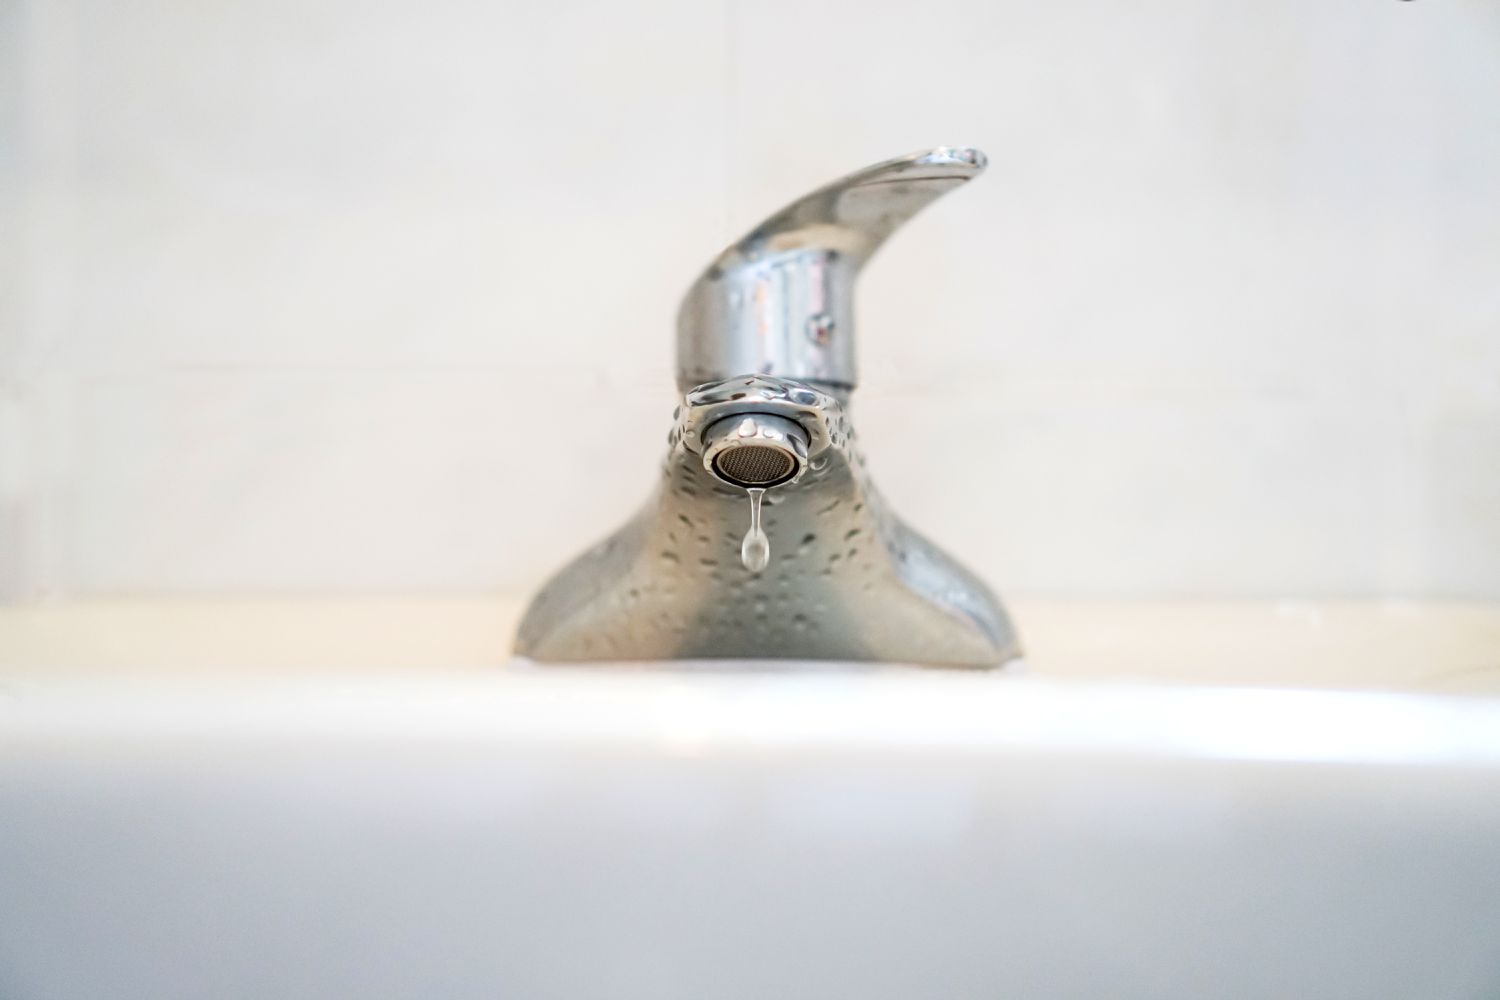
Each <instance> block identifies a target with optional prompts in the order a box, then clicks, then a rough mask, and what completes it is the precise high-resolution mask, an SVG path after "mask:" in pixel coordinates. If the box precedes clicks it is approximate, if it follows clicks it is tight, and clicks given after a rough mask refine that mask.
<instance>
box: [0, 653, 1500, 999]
mask: <svg viewBox="0 0 1500 1000" xmlns="http://www.w3.org/2000/svg"><path fill="white" fill-rule="evenodd" d="M1497 995H1500V702H1497V701H1495V700H1491V699H1486V698H1473V697H1471V698H1454V697H1437V696H1432V695H1414V694H1395V693H1372V692H1365V693H1355V692H1344V693H1338V692H1317V691H1291V690H1242V689H1236V688H1232V687H1221V688H1216V689H1191V688H1184V687H1177V686H1166V685H1162V686H1137V687H1125V686H1116V685H1108V684H1097V683H1090V684H1083V683H1076V684H1067V683H1060V682H1056V681H1047V680H1026V679H1021V680H1016V679H1007V678H1002V677H995V676H983V675H964V674H942V673H927V672H908V671H901V670H895V671H888V672H882V673H879V674H876V675H873V676H871V675H855V674H819V675H788V674H775V675H747V674H732V673H730V674H724V673H718V674H710V675H695V676H684V675H681V674H671V675H667V674H653V673H629V674H625V673H585V672H578V671H561V672H551V671H548V672H532V673H526V672H519V673H517V672H512V673H508V674H495V675H484V674H476V673H466V674H440V675H427V676H421V677H418V676H405V677H402V676H397V677H392V676H384V677H378V678H370V677H357V676H349V675H344V676H340V677H332V676H325V677H322V678H317V677H311V678H308V677H303V678H297V677H286V676H282V677H280V678H264V677H263V678H254V677H243V676H241V677H235V678H232V679H220V680H218V681H203V680H191V679H187V678H181V677H179V678H177V679H159V680H156V681H152V682H146V681H142V680H138V679H137V680H129V681H127V680H123V679H122V680H116V681H103V680H99V679H97V678H96V679H94V680H89V681H83V680H76V679H75V680H61V679H56V678H53V679H50V680H49V679H45V678H35V679H28V680H12V681H11V682H9V683H7V684H6V685H4V687H3V688H0V996H4V997H5V998H6V1000H53V998H90V1000H95V998H103V997H108V998H111V1000H124V998H135V997H139V998H150V1000H171V998H179V997H181V998H203V997H213V998H230V997H254V998H262V997H275V998H278V1000H291V998H318V1000H326V998H335V997H359V998H362V1000H374V998H387V997H403V998H404V997H421V998H443V1000H460V998H469V997H473V998H485V1000H493V998H500V997H504V998H529V997H548V998H552V997H556V998H568V1000H577V998H586V997H610V998H628V1000H634V998H641V1000H646V998H650V1000H670V998H683V1000H689V998H690V1000H705V998H741V997H743V998H747V1000H748V998H756V1000H764V998H770V997H775V998H801V997H822V998H850V1000H854V998H859V1000H870V998H884V997H891V998H896V997H901V998H949V997H986V998H989V997H1027V998H1037V997H1080V998H1082V997H1089V998H1099V997H1109V998H1136V997H1140V998H1147V997H1149V998H1160V997H1190V998H1195V1000H1196V998H1210V997H1212V998H1215V1000H1226V998H1240V997H1244V998H1251V997H1254V998H1268V1000H1269V998H1276V1000H1286V998H1290V997H1316V998H1319V1000H1332V998H1349V1000H1380V998H1393V1000H1394V998H1402V1000H1409V998H1421V1000H1438V998H1448V997H1452V998H1480V997H1493V996H1497Z"/></svg>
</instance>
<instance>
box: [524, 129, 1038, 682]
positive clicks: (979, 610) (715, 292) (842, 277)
mask: <svg viewBox="0 0 1500 1000" xmlns="http://www.w3.org/2000/svg"><path fill="white" fill-rule="evenodd" d="M983 164H984V157H983V155H982V154H980V153H979V152H978V151H977V150H951V149H939V150H933V151H931V152H929V153H924V154H916V155H913V156H909V157H903V158H901V159H898V160H891V161H888V162H887V163H883V164H879V165H877V166H875V167H871V168H869V169H868V170H864V171H861V172H859V173H856V174H852V175H850V177H848V178H845V179H844V180H842V181H839V182H837V183H835V184H833V185H830V186H828V187H826V188H822V189H820V191H818V192H815V193H814V194H812V195H809V196H808V197H807V198H804V199H802V200H800V201H798V202H796V203H794V204H793V205H792V206H790V207H789V208H787V209H784V210H783V211H782V212H780V213H778V214H777V215H775V216H773V217H772V218H771V219H770V220H768V221H767V222H766V223H765V224H763V225H761V226H759V227H757V228H756V230H755V231H754V232H753V233H752V234H751V236H750V237H747V238H746V239H745V240H742V241H741V242H740V243H739V244H736V245H735V247H733V248H731V249H730V250H729V251H726V253H725V254H724V255H721V256H720V258H719V260H718V261H716V262H715V264H714V266H713V267H711V268H710V269H709V271H708V272H705V275H704V277H703V278H700V279H699V281H698V282H697V283H696V284H695V285H694V286H693V288H692V290H691V291H690V292H689V293H688V301H687V302H686V303H685V304H684V307H683V313H682V316H683V325H682V326H680V327H679V338H678V352H679V355H678V360H679V377H696V375H697V374H702V373H705V372H711V371H715V370H717V369H718V368H719V367H720V366H723V365H745V366H746V367H745V368H743V369H741V370H739V371H736V372H734V374H733V375H732V377H729V378H718V379H713V380H710V381H707V382H706V383H705V384H701V385H697V386H696V387H695V388H692V389H690V390H689V391H687V392H686V394H685V396H684V397H683V400H682V403H681V405H680V406H679V407H678V409H677V411H676V413H675V414H674V420H675V423H674V426H673V428H672V431H671V433H670V435H669V437H668V445H669V451H668V455H667V459H666V462H665V463H664V465H663V469H662V478H661V481H660V483H659V484H658V486H657V489H656V492H655V495H654V496H653V497H652V498H651V499H650V500H649V501H648V502H647V504H646V506H645V507H644V508H643V509H642V510H641V511H640V513H638V514H637V515H636V517H635V518H634V519H632V520H631V521H630V522H629V523H628V524H627V525H625V526H624V527H623V528H621V529H620V530H619V531H618V532H616V533H615V534H614V535H612V536H611V537H610V538H608V539H606V540H605V541H604V542H602V543H600V544H599V545H597V546H595V547H594V548H593V549H591V550H590V551H588V552H587V553H585V554H584V555H582V556H581V557H579V558H578V559H576V560H575V561H574V562H573V563H572V564H571V565H569V566H568V567H566V568H565V569H564V570H563V571H562V572H561V573H559V574H558V575H557V576H556V577H555V578H553V579H552V580H551V581H550V582H549V583H548V584H547V585H546V586H545V587H544V588H543V590H542V591H541V593H539V594H538V595H537V597H536V598H535V599H534V600H533V602H532V604H531V606H530V608H528V610H527V613H526V615H525V617H524V618H523V620H522V623H521V627H520V630H519V633H518V636H517V639H516V652H517V653H518V654H520V655H522V656H527V657H531V658H533V659H535V660H539V661H560V662H566V661H588V660H617V661H618V660H669V659H685V658H695V659H702V658H726V657H727V658H767V659H807V660H848V661H877V662H878V661H884V662H906V663H918V664H929V665H934V666H950V667H993V666H998V665H1001V664H1003V663H1005V662H1006V661H1008V660H1011V659H1014V658H1016V657H1017V656H1019V655H1020V650H1019V646H1018V643H1017V640H1016V635H1015V631H1014V629H1013V628H1012V626H1011V624H1010V621H1009V619H1008V618H1007V616H1006V614H1005V612H1004V610H1003V609H1002V608H1001V606H1000V604H999V602H998V601H997V600H996V599H995V597H994V596H993V595H992V594H991V593H990V591H989V590H988V589H987V588H986V587H985V585H984V584H983V583H982V582H981V581H980V580H978V579H977V578H976V577H974V576H973V575H972V574H971V573H969V572H968V571H967V570H966V569H964V568H963V567H962V566H960V565H959V564H958V563H957V562H956V561H954V560H953V559H952V558H950V557H949V556H948V555H946V554H945V553H943V552H942V551H940V550H939V549H938V548H937V547H936V546H934V545H932V544H931V543H930V542H928V541H927V540H926V539H924V538H922V537H921V536H920V535H918V534H917V533H916V532H915V531H913V530H912V529H911V528H910V527H908V526H907V525H906V524H905V523H904V522H903V521H901V519H900V518H898V517H897V516H896V515H895V514H894V513H893V512H891V511H890V509H889V508H888V507H887V506H886V504H885V503H884V501H883V500H882V499H881V497H880V495H879V493H878V492H877V491H876V489H875V487H874V485H873V483H871V481H870V477H869V475H868V473H867V472H866V469H865V462H864V458H863V456H862V455H861V454H860V452H859V450H858V447H857V444H856V441H855V437H854V429H853V427H852V425H851V423H850V420H849V415H848V409H847V407H848V395H849V387H850V386H852V385H853V381H854V369H853V347H852V342H851V341H852V334H853V324H852V299H851V297H850V292H851V291H852V282H853V279H854V277H855V276H856V275H857V274H858V269H859V266H860V264H862V263H863V262H864V261H865V260H866V259H868V257H869V255H870V254H871V253H872V252H873V251H874V250H875V248H876V247H878V246H879V245H880V243H881V242H882V241H883V240H884V239H885V237H886V236H888V235H889V234H890V233H891V232H892V231H893V230H894V229H895V228H896V227H897V226H899V225H900V223H901V222H903V221H905V220H906V219H907V218H909V217H910V216H911V215H912V214H914V213H915V212H916V211H917V210H919V209H920V208H921V207H922V206H923V205H926V204H927V203H928V202H930V201H931V200H932V199H933V198H936V197H937V196H938V195H940V194H942V193H943V192H944V191H946V190H948V189H949V188H951V187H953V186H955V185H956V184H959V183H962V181H963V180H966V179H968V177H971V176H973V175H974V174H976V173H977V172H978V171H979V170H980V169H982V167H983ZM772 251H774V252H772ZM767 253H771V254H772V257H773V258H774V261H775V263H767V258H766V256H765V255H766V254H767ZM741 262H742V263H743V264H744V269H743V270H740V269H739V268H740V264H741ZM763 264H764V265H765V266H762V265H763ZM835 287H837V289H840V291H839V294H840V295H842V299H839V300H838V301H835V299H834V298H832V297H831V292H832V291H833V290H834V289H835ZM736 290H738V292H739V293H740V295H739V297H738V298H736V294H735V293H736ZM747 295H748V298H747V297H746V296H747ZM736 302H738V303H739V304H740V306H744V309H743V311H741V312H736V311H735V310H736V306H735V303H736ZM747 302H749V303H753V305H749V306H747V305H746V303H747ZM808 309H815V310H816V311H815V313H812V314H807V310H808ZM693 316H698V317H700V319H701V322H702V324H703V325H702V326H701V327H694V326H693V325H692V323H693V322H694V320H692V319H691V317H693ZM809 316H811V319H812V320H813V321H814V324H813V325H814V326H815V327H817V328H818V329H820V330H822V331H823V333H822V334H819V335H817V336H808V337H805V338H804V340H803V341H801V342H798V341H796V338H794V337H792V333H793V332H797V333H798V336H802V334H801V332H800V331H801V330H804V329H810V328H809V327H807V325H806V324H807V322H808V320H809ZM824 319H827V320H828V321H829V322H828V323H826V324H825V323H824V322H823V320H824ZM799 324H801V325H800V326H799ZM825 327H826V329H825ZM783 365H784V366H786V367H791V368H793V370H794V371H797V372H799V373H801V377H800V378H796V377H791V376H789V375H787V374H785V373H784V372H780V371H770V370H768V369H774V368H778V367H782V366H783ZM748 448H758V449H774V450H777V451H780V452H781V453H782V454H783V455H784V456H785V457H786V458H787V459H789V460H790V461H791V463H792V464H793V465H794V466H795V468H794V470H793V471H791V472H790V474H789V475H785V476H782V477H780V478H779V479H778V480H777V481H776V482H774V483H772V482H767V483H763V484H759V485H765V486H766V487H768V488H767V489H766V490H765V493H764V501H763V503H764V508H763V521H764V529H765V531H766V533H767V535H768V536H769V539H770V545H771V556H770V560H769V563H768V564H767V565H766V566H765V568H764V570H761V571H758V572H757V571H754V570H751V569H747V568H746V565H745V564H742V561H741V555H740V548H741V542H742V538H743V536H744V534H745V525H746V523H747V520H748V517H749V506H750V505H749V496H748V493H747V490H746V489H745V488H742V486H741V485H736V484H735V483H734V482H733V481H732V479H733V473H734V470H735V468H736V467H737V466H736V464H735V463H733V462H731V463H729V464H725V463H724V462H723V458H724V456H725V455H727V454H730V453H731V452H733V451H734V450H736V449H748ZM759 457H760V458H765V459H769V458H771V457H772V456H759ZM738 467H739V468H742V469H749V468H751V463H749V462H745V463H743V464H741V465H739V466H738ZM766 467H769V466H766ZM726 477H727V478H726Z"/></svg>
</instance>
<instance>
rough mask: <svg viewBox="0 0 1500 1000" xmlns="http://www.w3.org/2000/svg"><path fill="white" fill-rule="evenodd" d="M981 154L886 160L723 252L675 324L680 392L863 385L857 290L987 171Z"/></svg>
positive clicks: (932, 153) (946, 150) (796, 205)
mask: <svg viewBox="0 0 1500 1000" xmlns="http://www.w3.org/2000/svg"><path fill="white" fill-rule="evenodd" d="M985 162H986V161H985V157H984V154H983V153H981V152H980V151H979V150H977V149H968V148H955V147H947V146H943V147H939V148H937V149H930V150H926V151H924V152H920V153H913V154H911V155H909V156H902V157H898V158H896V159H893V160H886V161H885V162H883V163H877V164H875V165H874V166H871V167H866V168H865V169H864V170H860V171H856V172H855V173H852V174H850V175H848V176H847V177H843V178H841V179H839V180H837V181H834V182H833V183H832V184H828V185H826V186H824V187H821V188H819V189H818V190H816V191H814V192H812V193H811V194H808V195H806V196H804V197H802V198H799V199H797V200H796V201H794V202H792V203H791V204H790V205H788V206H786V207H785V208H783V209H782V210H781V211H779V212H777V213H776V214H774V215H772V216H771V217H770V218H768V219H766V220H765V221H764V222H762V223H761V224H760V225H758V226H756V227H755V228H754V229H752V230H750V232H748V233H746V234H745V235H744V236H743V237H741V238H740V239H739V240H737V241H736V242H735V243H733V244H732V245H731V246H729V247H728V248H727V249H725V250H724V252H723V253H721V254H719V256H718V257H717V258H715V259H714V261H713V263H712V264H710V265H709V266H708V268H707V269H706V270H705V271H704V272H703V273H702V274H701V275H700V276H699V277H698V280H697V281H695V282H694V283H693V286H692V287H691V288H690V289H688V293H687V295H686V297H685V298H684V299H683V303H682V308H681V310H680V312H679V313H678V318H677V384H678V388H679V389H682V390H687V389H690V388H692V387H693V386H695V385H701V384H702V383H704V382H712V381H718V380H721V379H727V378H732V377H733V376H735V375H737V374H740V373H742V372H750V373H755V374H764V375H775V376H778V377H781V378H790V379H797V380H799V381H803V382H812V383H817V384H822V385H827V386H838V387H841V388H852V387H854V386H855V385H856V384H857V382H858V378H857V370H856V365H855V350H854V339H855V338H854V284H855V279H857V278H858V277H859V272H860V269H861V268H862V267H864V264H865V262H866V261H868V260H869V259H870V257H871V256H872V255H873V254H874V253H875V251H876V250H878V249H879V248H880V245H881V244H882V243H884V242H885V241H886V239H887V238H888V237H889V236H890V235H891V234H892V233H894V232H895V231H896V230H897V229H898V228H900V227H901V225H902V224H903V223H905V222H906V221H907V220H908V219H910V218H911V217H912V216H914V215H916V214H917V213H918V212H920V211H921V210H922V209H924V208H926V207H927V206H928V205H929V204H931V203H932V202H933V201H935V200H936V199H938V198H940V197H942V196H943V195H944V194H946V193H947V192H949V191H951V190H953V189H954V188H956V187H959V186H960V185H962V184H963V183H965V182H966V181H968V180H970V179H972V178H974V177H977V176H978V175H979V174H980V173H981V172H982V171H983V170H984V168H985Z"/></svg>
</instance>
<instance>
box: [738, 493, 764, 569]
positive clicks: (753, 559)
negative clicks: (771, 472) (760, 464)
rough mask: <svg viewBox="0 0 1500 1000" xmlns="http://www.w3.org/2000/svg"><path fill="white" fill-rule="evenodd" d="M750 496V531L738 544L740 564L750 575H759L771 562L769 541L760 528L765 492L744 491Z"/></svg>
mask: <svg viewBox="0 0 1500 1000" xmlns="http://www.w3.org/2000/svg"><path fill="white" fill-rule="evenodd" d="M745 492H746V493H748V494H750V530H749V531H747V532H745V539H744V541H742V542H740V562H742V563H744V565H745V568H746V569H748V570H749V571H750V572H752V573H759V572H760V571H761V570H763V569H765V568H766V565H767V564H768V563H769V562H770V561H771V540H770V539H769V538H767V537H766V533H765V532H764V531H762V530H761V527H760V503H761V500H762V499H763V498H764V497H765V495H766V491H765V490H746V491H745Z"/></svg>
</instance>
